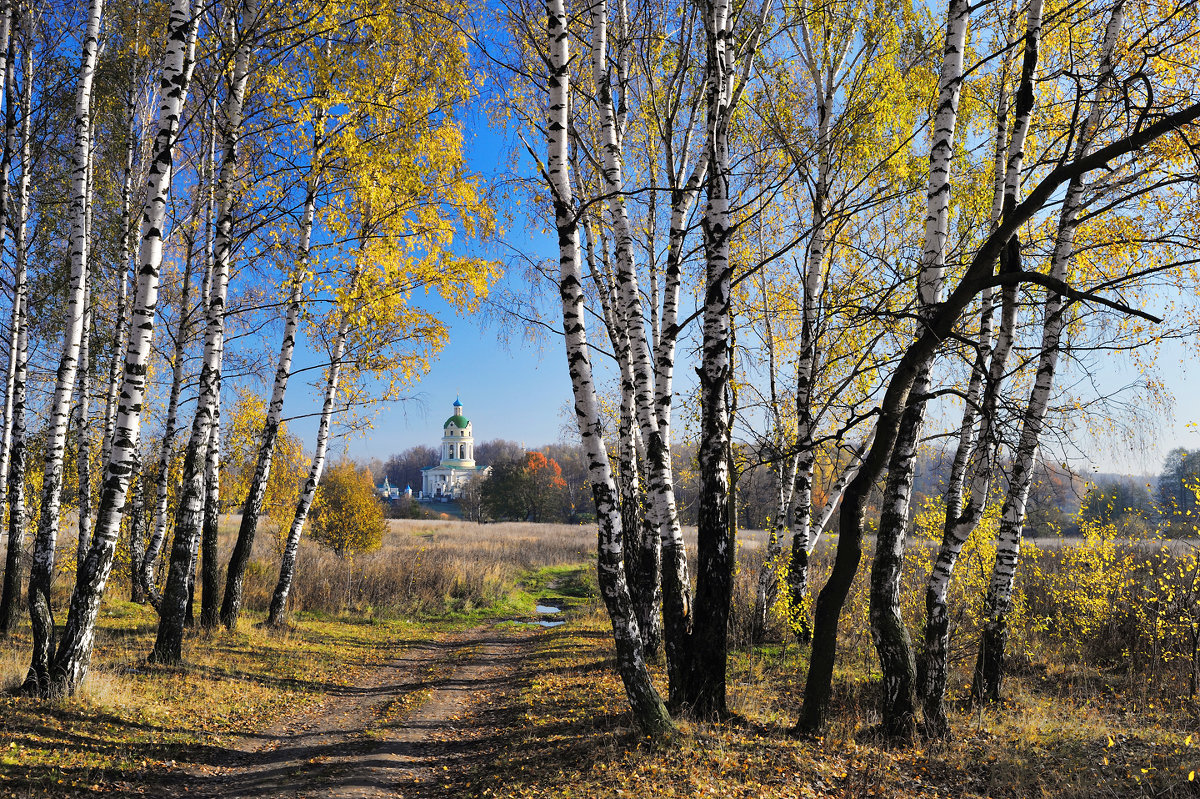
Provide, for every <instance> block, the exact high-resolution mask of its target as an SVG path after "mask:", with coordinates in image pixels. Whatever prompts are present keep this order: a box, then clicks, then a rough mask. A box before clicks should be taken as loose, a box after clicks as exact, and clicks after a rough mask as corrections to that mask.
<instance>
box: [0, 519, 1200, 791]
mask: <svg viewBox="0 0 1200 799" xmlns="http://www.w3.org/2000/svg"><path fill="white" fill-rule="evenodd" d="M226 521H227V525H226V526H227V530H226V536H225V538H226V539H228V537H229V536H228V532H229V530H231V529H232V525H233V520H232V519H230V520H226ZM593 534H594V533H593V531H592V530H591V529H589V528H581V527H570V526H565V525H532V524H508V525H476V524H469V523H462V522H436V521H435V522H426V521H410V520H404V521H394V522H392V526H391V532H390V534H389V535H388V536H387V538H386V540H385V543H384V546H383V548H382V549H381V550H380V551H379V552H377V553H374V554H372V555H369V556H364V557H362V558H359V559H358V560H356V561H355V562H354V564H353V565H352V566H348V564H346V563H343V562H339V561H338V560H337V559H336V558H335V557H333V556H332V555H330V554H329V553H327V552H323V551H321V550H319V549H317V548H316V547H311V546H309V547H306V548H305V550H304V554H303V558H302V560H301V562H300V570H299V572H298V575H297V584H296V590H295V592H294V593H295V596H296V597H297V602H296V608H295V609H294V610H295V614H296V615H295V616H294V621H295V623H294V625H293V626H292V627H291V628H290V629H289V630H287V631H286V632H283V633H271V632H268V631H266V630H264V629H262V628H261V627H259V626H257V622H258V621H259V620H260V619H261V618H262V605H263V603H264V602H265V600H266V597H267V594H266V592H267V591H269V589H270V585H271V583H272V581H273V578H274V574H273V569H274V550H273V544H272V543H271V541H270V540H269V539H268V538H265V537H264V539H263V540H262V541H261V542H260V545H259V548H258V549H257V550H256V566H255V567H254V568H253V569H252V575H255V577H254V581H253V582H252V583H251V588H252V590H251V591H250V593H249V596H250V600H251V603H250V610H249V613H248V614H247V616H246V618H245V619H244V621H243V623H242V625H241V626H240V628H239V630H238V631H237V632H234V633H229V632H225V631H218V632H213V633H203V632H194V633H193V634H192V635H191V636H190V637H189V639H188V641H187V644H186V648H185V652H184V661H185V665H183V666H182V667H180V668H177V669H168V668H162V667H156V666H147V665H146V664H145V663H144V657H145V654H146V653H147V652H148V651H149V649H150V646H151V643H152V640H153V635H154V629H155V622H156V619H155V616H154V612H153V611H152V610H151V609H149V608H148V607H143V606H139V605H134V604H131V603H129V602H126V601H123V598H124V596H125V595H126V591H127V589H126V588H125V587H123V586H122V585H121V580H120V579H119V578H120V575H119V574H118V579H117V580H116V581H115V582H114V585H113V586H112V587H111V589H110V596H109V599H108V600H107V603H106V606H105V609H104V612H103V614H102V623H101V630H100V634H99V637H98V647H97V652H96V657H95V659H94V668H93V670H92V674H91V676H90V677H89V678H88V680H87V682H86V683H85V687H84V690H83V691H82V692H81V694H80V695H78V696H76V697H73V698H71V699H68V700H64V701H60V702H40V701H31V700H27V699H17V698H11V697H10V698H5V699H3V700H0V701H2V708H3V710H2V711H0V712H2V719H3V720H2V721H0V794H3V795H6V796H21V797H24V796H84V795H87V796H90V795H96V794H101V795H103V794H106V793H107V794H112V795H150V796H167V795H176V794H178V793H182V792H184V791H185V789H186V792H187V793H188V794H191V795H202V796H241V795H246V796H258V795H261V796H272V795H280V796H282V795H289V796H290V795H295V794H294V793H286V791H288V790H291V787H290V786H293V784H300V783H295V782H294V781H295V780H303V783H302V784H303V785H304V788H305V793H303V795H311V796H336V795H341V793H340V792H342V791H348V790H356V791H357V790H361V791H366V793H362V794H356V795H381V796H382V795H392V796H464V797H466V796H530V797H542V796H545V797H551V796H613V797H615V796H656V797H657V796H701V795H717V796H746V797H812V796H871V795H873V796H896V797H906V796H971V797H976V796H978V797H983V796H1005V797H1026V796H1063V797H1125V796H1145V797H1151V796H1167V797H1175V796H1197V795H1200V790H1197V789H1196V782H1194V781H1191V780H1190V779H1189V776H1190V775H1191V774H1193V772H1195V771H1197V770H1200V755H1198V753H1197V750H1196V748H1195V747H1196V744H1197V743H1200V734H1197V733H1198V730H1200V725H1198V723H1197V706H1196V703H1195V701H1194V699H1193V698H1192V697H1191V696H1190V692H1189V690H1188V687H1187V684H1186V682H1187V680H1186V678H1187V672H1188V669H1187V664H1183V663H1180V662H1179V661H1178V659H1172V658H1160V659H1159V660H1158V661H1151V660H1149V659H1147V658H1146V656H1145V653H1144V652H1143V651H1142V648H1141V647H1142V644H1141V643H1140V642H1139V641H1137V640H1129V639H1128V638H1127V637H1126V638H1123V639H1120V640H1118V641H1117V644H1119V645H1114V642H1113V640H1112V639H1113V638H1114V637H1116V636H1121V635H1123V633H1122V630H1123V629H1124V628H1123V627H1122V625H1123V624H1128V623H1130V622H1129V618H1130V613H1131V609H1130V608H1126V607H1112V608H1109V612H1108V613H1107V614H1105V613H1102V612H1100V611H1099V610H1096V609H1095V608H1091V606H1090V605H1088V604H1086V603H1085V600H1086V599H1088V597H1084V596H1081V595H1064V596H1062V597H1061V599H1060V601H1061V602H1063V603H1066V604H1064V606H1063V609H1064V610H1066V611H1070V612H1072V613H1076V614H1077V615H1078V613H1079V612H1084V613H1085V614H1086V613H1090V614H1093V616H1089V617H1088V619H1090V621H1089V622H1088V624H1083V621H1087V620H1086V619H1085V620H1081V621H1080V623H1079V624H1078V625H1077V626H1076V627H1075V628H1073V631H1072V633H1071V635H1073V636H1074V638H1070V637H1068V636H1066V635H1065V633H1064V634H1059V633H1057V632H1055V628H1056V627H1058V626H1061V625H1054V626H1052V627H1047V626H1046V625H1044V624H1043V623H1042V622H1041V621H1039V619H1041V618H1042V617H1044V616H1045V615H1046V613H1047V612H1048V611H1047V608H1048V607H1049V606H1048V605H1047V603H1048V602H1051V599H1050V593H1051V591H1052V589H1054V588H1055V586H1056V585H1058V584H1057V583H1055V582H1054V581H1055V580H1063V579H1069V580H1071V581H1072V582H1073V583H1074V584H1076V585H1077V586H1079V585H1082V588H1081V590H1083V589H1088V590H1091V588H1089V586H1091V587H1092V588H1095V590H1099V588H1096V586H1099V583H1097V582H1095V581H1092V582H1088V581H1087V580H1085V579H1083V577H1086V576H1087V575H1086V574H1084V570H1083V568H1082V567H1081V565H1080V564H1081V563H1083V561H1081V560H1080V558H1081V557H1082V555H1077V554H1072V553H1073V552H1074V551H1073V550H1069V549H1067V548H1058V549H1052V548H1046V547H1042V548H1033V549H1031V550H1030V551H1029V552H1028V553H1027V555H1028V556H1029V557H1028V561H1027V562H1028V564H1029V567H1028V568H1027V569H1026V570H1025V571H1024V572H1023V573H1022V575H1021V577H1020V582H1021V585H1022V590H1023V594H1022V596H1023V597H1024V603H1025V604H1024V606H1023V607H1024V608H1025V610H1026V613H1025V616H1024V617H1023V618H1024V621H1023V622H1022V624H1023V625H1024V626H1023V627H1022V631H1021V633H1020V635H1018V636H1016V637H1015V639H1014V645H1015V649H1016V653H1015V657H1014V663H1013V670H1012V675H1011V677H1010V679H1009V680H1008V681H1007V682H1006V683H1005V689H1006V695H1007V697H1008V702H1007V703H1006V704H1005V705H1004V706H1003V707H1000V708H988V709H984V710H980V709H978V708H977V709H975V710H974V711H969V710H968V709H966V708H965V707H963V706H962V705H961V704H956V705H955V707H956V711H955V712H954V713H952V724H953V727H954V736H953V738H952V739H951V740H950V741H949V742H946V743H937V744H928V743H925V742H921V741H916V742H913V744H912V745H911V746H895V745H885V744H884V743H883V742H882V741H881V740H879V739H878V738H877V736H876V734H875V732H874V727H875V725H876V724H877V722H878V718H877V715H876V712H875V710H874V701H875V700H874V696H875V692H876V690H877V684H878V682H877V680H878V670H877V666H876V665H875V663H874V660H873V653H872V650H871V643H870V635H869V632H868V631H867V629H866V627H865V613H866V608H865V596H864V590H863V582H864V577H865V575H860V579H859V581H858V582H857V583H856V586H855V591H854V594H853V597H852V600H851V602H850V604H849V605H848V607H847V613H846V616H845V620H844V622H843V625H842V647H841V650H840V652H841V654H840V660H839V671H838V676H837V680H836V685H837V689H836V696H835V705H834V707H833V712H832V719H831V723H830V725H829V727H828V729H827V730H826V732H825V734H824V736H823V737H822V738H819V739H797V738H794V737H793V736H792V735H790V733H789V726H790V724H791V722H792V721H793V720H794V717H795V713H796V710H797V708H798V706H799V700H800V698H801V695H802V689H803V678H804V673H805V668H806V662H807V650H806V648H805V647H803V646H800V645H798V644H796V643H794V639H793V637H792V636H791V635H790V634H789V633H788V632H787V631H786V630H785V629H784V628H783V625H782V623H781V622H780V621H779V620H778V619H777V620H776V621H775V626H774V627H773V629H772V630H770V631H769V635H768V641H767V643H765V644H763V645H761V646H758V647H750V646H748V645H747V640H748V637H747V636H748V633H747V630H746V619H747V617H748V615H749V614H748V604H747V603H748V602H752V600H753V594H752V585H753V581H754V579H755V577H756V575H757V565H756V561H757V560H758V558H760V557H761V548H760V547H753V546H743V547H742V557H741V565H740V568H739V572H738V582H737V591H736V594H735V606H734V620H733V623H732V625H731V637H732V640H733V642H734V644H735V645H736V646H738V647H739V648H738V650H737V651H736V653H735V654H734V656H733V657H732V659H731V669H730V672H731V676H730V686H731V689H730V694H731V705H732V709H733V710H734V711H735V713H736V714H737V716H736V718H735V720H734V721H732V722H730V723H728V724H719V725H718V724H707V723H700V722H684V724H683V734H682V736H681V737H680V739H679V741H678V742H677V743H676V744H675V745H673V746H670V747H667V748H659V749H655V748H652V747H650V746H648V745H647V744H646V743H645V741H643V740H641V739H639V737H638V736H637V735H636V733H635V732H634V731H633V730H632V729H631V727H630V719H629V716H628V713H627V712H626V706H625V700H624V696H623V693H622V691H621V688H620V683H619V681H618V680H617V678H616V675H615V673H614V671H613V663H612V647H611V643H610V639H609V636H608V627H607V619H606V618H605V616H604V614H603V612H602V610H601V608H600V607H599V605H598V602H597V600H596V597H595V590H594V577H593V575H592V563H593V559H592V555H591V552H592V549H593V548H594V545H595V544H594V541H593ZM229 543H230V542H229V541H228V540H225V541H224V544H225V546H228V544H229ZM1087 546H1088V545H1086V542H1085V543H1084V544H1082V545H1080V546H1078V547H1077V548H1078V550H1079V552H1080V553H1084V554H1087V553H1088V552H1090V550H1088V549H1087ZM1105 546H1106V547H1107V548H1105V549H1103V551H1102V552H1100V553H1099V554H1100V555H1101V556H1103V557H1100V559H1099V560H1098V561H1096V563H1097V564H1098V565H1097V566H1096V567H1095V568H1093V569H1091V571H1092V572H1093V573H1094V572H1096V571H1097V570H1099V572H1100V573H1101V574H1102V575H1103V574H1108V573H1109V572H1111V571H1113V570H1114V569H1117V568H1118V566H1119V565H1120V560H1121V554H1120V552H1121V548H1120V546H1118V545H1117V544H1115V543H1110V544H1107V545H1105ZM923 551H924V548H922V547H920V546H917V547H914V549H913V553H912V555H911V557H910V558H909V564H908V569H909V573H908V574H907V575H906V589H905V591H906V594H913V595H915V596H917V597H918V598H919V592H917V591H916V590H915V589H916V588H917V584H918V581H919V579H920V574H921V569H922V568H924V562H923V558H924V555H923V554H922V553H923ZM1064 553H1066V554H1064ZM1105 553H1107V555H1106V554H1105ZM986 554H987V553H986V552H973V551H970V550H969V551H968V553H967V557H966V558H965V560H964V571H963V576H964V580H963V583H964V585H963V586H961V587H960V588H959V590H960V594H959V595H958V597H957V600H956V602H957V604H958V605H960V606H961V607H962V609H961V610H960V611H959V613H958V616H957V617H956V623H957V625H958V631H959V634H958V636H957V637H956V638H955V644H956V650H955V653H956V655H955V660H954V663H955V668H956V672H955V675H956V676H955V679H954V680H952V695H953V696H954V698H956V699H959V698H961V697H962V696H963V695H964V691H963V684H964V681H965V679H966V674H967V670H968V669H969V666H970V662H971V657H972V653H973V649H972V647H973V636H972V629H973V624H974V621H973V619H972V617H971V613H970V611H969V608H970V606H971V603H970V602H969V601H966V596H965V594H966V592H968V591H971V590H974V589H975V588H977V586H976V584H975V583H974V582H973V580H972V577H971V574H972V568H973V565H972V564H973V563H975V561H973V560H972V558H976V559H979V560H981V559H983V558H984V557H985V556H986ZM1092 554H1096V553H1092ZM1072 558H1074V560H1072ZM1105 558H1108V559H1107V560H1106V559H1105ZM828 559H829V550H828V544H827V545H826V546H825V547H822V549H821V551H820V552H819V553H818V556H817V558H816V565H815V569H816V571H817V578H816V584H817V585H819V584H820V583H821V582H822V581H823V579H824V576H823V575H824V571H825V570H826V569H827V568H828ZM1133 560H1138V559H1131V561H1130V562H1133ZM68 561H69V559H68ZM1130 568H1134V567H1132V566H1131V567H1130ZM1137 568H1143V567H1142V566H1138V567H1137ZM1056 569H1057V571H1056ZM1065 569H1076V571H1075V572H1065V571H1062V570H1065ZM1137 573H1140V572H1130V573H1129V574H1130V575H1133V574H1137ZM1127 576H1129V575H1127ZM68 578H69V575H63V578H62V579H61V580H60V587H61V584H69V579H68ZM1112 590H1113V591H1117V590H1118V589H1117V588H1113V589H1112ZM1120 590H1128V589H1120ZM1113 596H1128V594H1121V595H1118V594H1113ZM63 597H64V598H65V589H63ZM1090 598H1091V599H1100V598H1101V597H1090ZM1104 598H1109V597H1108V595H1106V597H1104ZM539 601H541V602H551V603H558V606H560V607H565V608H566V609H567V612H566V619H567V622H568V623H567V624H565V625H562V626H559V627H555V628H551V629H541V628H530V627H528V626H526V625H524V624H519V623H517V624H514V623H513V622H512V621H510V620H516V621H518V622H521V621H527V620H532V619H534V618H535V614H534V605H535V604H536V603H537V602H539ZM905 601H906V603H909V604H906V612H908V613H909V615H910V621H911V622H912V623H913V624H914V625H915V623H916V621H917V616H918V610H919V609H918V608H917V607H916V603H915V602H910V601H909V600H908V599H906V600H905ZM1071 603H1079V607H1075V606H1074V605H1072V604H1071ZM1080 609H1082V611H1081V610H1080ZM1050 610H1053V608H1050ZM1056 618H1057V617H1056ZM60 621H61V619H60ZM912 629H913V630H914V631H915V630H917V629H918V628H917V627H915V626H913V627H912ZM481 636H482V637H481ZM1170 640H1171V639H1169V637H1168V636H1167V635H1166V631H1164V633H1163V635H1162V636H1160V639H1159V643H1158V645H1159V646H1160V648H1161V647H1164V646H1167V645H1168V644H1169V643H1170ZM1106 647H1107V648H1106ZM27 648H28V633H27V627H26V628H25V630H23V631H22V632H21V633H20V634H19V635H18V636H16V637H15V638H14V639H12V640H10V641H8V642H5V643H4V644H3V646H2V648H0V657H2V661H0V662H2V664H3V677H4V680H5V682H6V684H8V685H11V684H12V683H13V682H15V681H17V680H19V679H20V677H21V675H22V674H23V670H24V667H25V662H26V658H27V657H28V654H27ZM481 653H482V654H481ZM480 658H482V660H481V659H480ZM489 662H492V663H501V662H503V663H504V664H505V665H504V668H503V669H502V670H501V671H495V670H492V671H489V670H487V669H486V668H485V667H484V666H485V664H486V663H489ZM472 664H478V665H472ZM660 665H661V664H660ZM451 677H453V679H451ZM660 678H661V672H660ZM455 686H457V688H455ZM447 691H450V693H447ZM320 719H340V720H342V721H341V722H339V723H338V724H333V723H332V722H330V723H326V724H324V725H322V722H321V721H320ZM331 725H332V726H331ZM343 728H344V729H343ZM418 732H419V734H418ZM414 736H415V737H414ZM356 774H357V775H359V777H353V775H356ZM363 775H369V779H368V778H367V777H365V776H363ZM360 777H361V779H360ZM370 791H376V793H371V792H370Z"/></svg>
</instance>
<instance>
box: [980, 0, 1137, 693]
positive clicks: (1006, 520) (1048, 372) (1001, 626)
mask: <svg viewBox="0 0 1200 799" xmlns="http://www.w3.org/2000/svg"><path fill="white" fill-rule="evenodd" d="M1124 12H1125V2H1124V0H1118V2H1117V3H1116V5H1115V6H1114V7H1113V10H1112V14H1111V16H1110V17H1109V20H1108V25H1107V27H1106V29H1105V33H1104V42H1103V45H1102V50H1101V57H1100V69H1099V73H1100V82H1099V84H1098V85H1097V86H1096V94H1095V96H1094V97H1093V99H1092V103H1091V108H1090V109H1089V111H1088V117H1087V119H1086V121H1085V122H1084V126H1083V130H1082V131H1081V132H1080V133H1079V137H1078V143H1077V147H1076V154H1075V157H1076V159H1078V158H1081V157H1083V156H1084V155H1086V154H1087V152H1088V149H1089V147H1090V146H1091V143H1092V139H1093V137H1094V136H1095V133H1096V130H1097V128H1098V127H1099V124H1100V117H1101V114H1102V112H1103V106H1104V102H1103V101H1104V97H1105V95H1106V89H1107V85H1108V83H1109V82H1110V81H1111V80H1112V77H1113V73H1112V60H1113V51H1114V49H1115V48H1116V44H1117V38H1118V36H1119V35H1120V30H1121V24H1122V22H1123V20H1124ZM1083 190H1084V180H1083V178H1082V177H1079V178H1076V179H1074V180H1072V181H1071V182H1070V183H1069V184H1068V185H1067V192H1066V195H1065V197H1064V198H1063V205H1062V210H1061V211H1060V213H1059V222H1058V236H1057V237H1056V239H1055V244H1054V255H1053V257H1052V260H1051V265H1050V276H1051V277H1052V278H1055V279H1058V280H1066V278H1067V269H1068V267H1069V265H1070V262H1071V258H1072V257H1073V255H1074V237H1075V229H1076V226H1077V224H1078V217H1079V214H1080V212H1081V211H1082V207H1083ZM1064 312H1065V308H1064V307H1063V298H1062V296H1061V295H1059V294H1057V293H1055V292H1052V291H1050V292H1048V293H1047V297H1046V307H1045V311H1044V314H1045V315H1044V321H1043V325H1042V346H1041V354H1040V355H1039V359H1038V371H1037V376H1036V378H1035V379H1034V385H1033V390H1032V392H1031V393H1030V397H1029V404H1028V405H1027V407H1026V410H1025V415H1024V418H1023V420H1022V424H1021V436H1020V439H1019V441H1018V443H1017V448H1016V452H1015V453H1014V454H1013V465H1012V470H1011V473H1010V475H1009V484H1008V493H1007V495H1006V496H1005V500H1004V505H1003V508H1002V510H1001V515H1000V528H999V530H998V531H997V535H996V561H995V564H994V566H993V568H992V576H991V579H990V581H989V584H988V591H987V596H986V600H985V603H984V628H983V638H982V640H981V642H980V647H979V657H978V661H977V663H976V666H975V679H974V685H973V686H972V695H973V696H974V697H975V698H976V699H983V700H986V701H993V702H994V701H998V700H999V698H1000V686H1001V682H1002V680H1003V676H1004V648H1005V645H1006V643H1007V638H1008V625H1007V620H1008V614H1009V611H1010V610H1011V607H1012V589H1013V578H1014V576H1015V574H1016V568H1017V560H1018V557H1019V555H1020V551H1021V534H1022V531H1023V527H1024V523H1025V505H1026V501H1027V500H1028V498H1029V487H1030V485H1031V483H1032V482H1033V470H1034V467H1035V465H1036V463H1037V452H1038V445H1039V443H1040V440H1041V433H1042V429H1043V426H1044V424H1045V419H1046V411H1047V409H1048V407H1049V404H1050V392H1051V389H1052V388H1053V385H1054V373H1055V370H1056V369H1057V366H1058V355H1059V352H1060V351H1061V344H1062V332H1063V326H1064V324H1065V319H1064V315H1065V314H1064Z"/></svg>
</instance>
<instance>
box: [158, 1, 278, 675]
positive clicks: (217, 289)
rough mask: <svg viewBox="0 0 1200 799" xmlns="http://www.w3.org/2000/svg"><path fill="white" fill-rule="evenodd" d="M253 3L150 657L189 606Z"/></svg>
mask: <svg viewBox="0 0 1200 799" xmlns="http://www.w3.org/2000/svg"><path fill="white" fill-rule="evenodd" d="M257 14H258V6H257V3H256V2H255V0H246V1H245V2H244V4H243V5H242V8H241V13H240V14H237V15H235V18H234V19H233V20H231V22H230V32H231V34H232V35H231V38H234V39H235V40H236V42H237V50H236V54H235V56H234V63H233V74H232V75H231V77H230V81H229V93H228V95H227V96H226V98H225V109H224V117H225V129H224V131H223V139H224V140H223V143H222V148H223V155H222V159H221V171H220V176H219V177H218V179H217V191H216V193H217V216H216V230H215V234H216V235H215V238H214V244H213V280H212V293H211V294H210V295H209V296H208V298H207V307H208V324H207V330H206V331H205V336H204V360H203V362H202V364H201V367H200V396H199V398H198V399H197V403H196V415H195V416H194V417H193V419H192V433H191V438H190V440H189V441H188V447H187V452H186V454H185V455H184V460H183V480H182V483H181V486H182V491H181V498H180V501H179V511H178V513H177V515H176V522H175V538H174V542H173V543H172V546H171V561H170V566H169V567H168V570H167V585H166V589H165V590H164V591H163V600H162V611H161V613H160V615H159V623H158V636H157V638H156V640H155V643H154V650H153V652H152V653H151V659H152V660H153V661H155V662H157V663H178V662H179V661H180V659H181V658H182V655H183V627H184V621H185V618H186V615H187V607H188V578H189V576H190V573H191V567H192V563H193V561H194V560H195V557H196V549H197V545H198V544H199V542H200V535H201V532H202V528H203V506H202V500H203V493H204V477H205V469H204V466H205V462H206V460H207V454H208V445H209V439H210V436H211V430H212V427H213V424H214V423H215V421H216V415H217V413H218V410H217V409H218V403H219V393H220V388H221V377H220V373H221V354H222V352H223V350H224V342H225V295H226V289H227V282H228V279H229V266H230V260H231V256H232V252H233V212H234V185H233V184H234V180H235V178H236V173H237V170H238V154H239V144H240V140H241V127H242V117H243V111H244V101H245V93H246V84H247V79H248V77H249V74H250V59H251V55H252V49H253V45H254V36H253V28H254V27H255V26H256V25H257Z"/></svg>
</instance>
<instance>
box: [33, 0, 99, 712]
mask: <svg viewBox="0 0 1200 799" xmlns="http://www.w3.org/2000/svg"><path fill="white" fill-rule="evenodd" d="M102 9H103V0H91V2H90V4H89V7H88V23H87V29H86V31H85V32H84V35H83V53H82V56H81V59H80V65H79V72H78V82H77V84H76V88H75V111H74V116H75V119H74V128H73V144H72V155H71V181H70V185H71V195H70V220H71V223H70V225H71V226H70V231H71V232H70V243H69V250H70V262H71V278H70V284H69V288H68V292H67V313H66V329H65V330H64V334H63V350H62V358H61V360H60V361H59V365H58V373H57V375H56V378H55V385H54V396H53V399H52V400H51V402H50V407H49V411H48V414H49V425H48V431H47V441H46V457H45V466H44V471H43V477H42V502H41V519H40V520H39V522H38V531H37V538H36V540H35V542H34V552H33V569H32V571H31V572H30V576H29V615H30V620H31V622H32V626H33V657H32V662H31V663H30V666H29V674H28V676H27V677H26V679H25V684H24V686H23V687H22V691H23V692H24V693H27V694H36V695H39V696H49V695H50V694H51V692H52V690H53V686H52V679H51V674H50V668H51V661H52V660H53V658H54V617H53V614H52V612H51V608H50V584H51V580H52V579H53V574H54V554H55V547H56V546H57V543H58V522H59V508H60V505H61V502H62V479H63V454H64V450H65V448H66V439H67V423H68V419H69V416H70V412H71V393H72V389H74V387H75V373H76V371H77V368H78V363H79V342H80V337H81V336H82V333H83V315H84V301H85V292H86V283H87V255H88V246H87V245H88V242H87V207H88V203H89V201H90V198H89V197H88V193H87V182H88V181H87V175H88V165H89V162H90V159H91V136H90V131H91V118H92V82H93V79H94V77H95V74H96V61H97V58H98V57H99V50H100V16H101V12H102Z"/></svg>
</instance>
